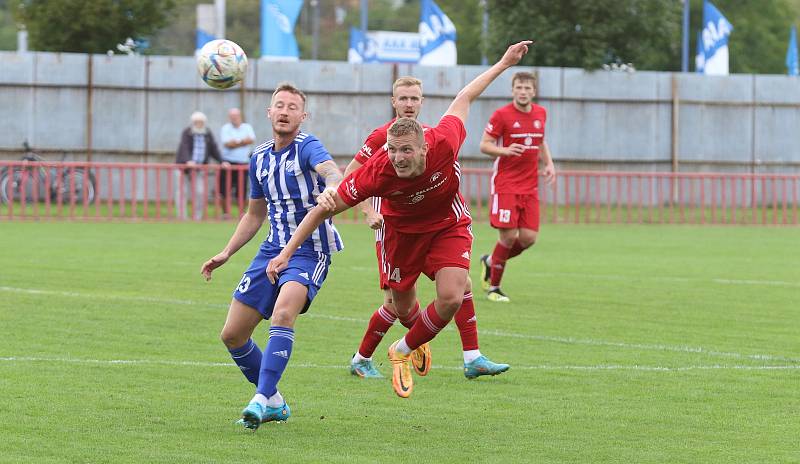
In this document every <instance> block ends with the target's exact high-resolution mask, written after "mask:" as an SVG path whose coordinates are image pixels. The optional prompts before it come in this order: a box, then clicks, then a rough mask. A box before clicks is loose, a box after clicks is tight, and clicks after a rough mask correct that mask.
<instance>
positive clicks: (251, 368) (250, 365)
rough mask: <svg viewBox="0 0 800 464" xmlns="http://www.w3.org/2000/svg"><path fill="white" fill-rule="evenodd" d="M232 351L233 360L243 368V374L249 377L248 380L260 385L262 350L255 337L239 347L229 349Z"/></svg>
mask: <svg viewBox="0 0 800 464" xmlns="http://www.w3.org/2000/svg"><path fill="white" fill-rule="evenodd" d="M228 351H229V352H230V353H231V357H232V358H233V362H235V363H236V365H237V366H239V369H241V370H242V374H244V376H245V377H247V380H248V382H250V383H252V384H254V385H258V371H259V370H260V369H261V350H260V349H259V348H258V345H256V342H254V341H253V339H252V338H251V339H249V340H247V343H245V344H244V345H242V346H240V347H239V348H233V349H229V350H228Z"/></svg>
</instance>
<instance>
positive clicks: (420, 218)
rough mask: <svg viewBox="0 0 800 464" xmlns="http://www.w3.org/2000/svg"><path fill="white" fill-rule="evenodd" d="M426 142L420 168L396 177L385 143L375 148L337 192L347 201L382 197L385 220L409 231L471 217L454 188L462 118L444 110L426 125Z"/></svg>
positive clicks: (463, 134) (458, 176)
mask: <svg viewBox="0 0 800 464" xmlns="http://www.w3.org/2000/svg"><path fill="white" fill-rule="evenodd" d="M424 136H425V141H426V142H427V143H428V154H427V158H426V165H425V172H423V173H422V174H421V175H419V176H417V177H412V178H401V177H398V176H397V172H396V171H395V169H394V166H392V163H391V161H389V156H388V154H387V153H386V150H385V149H381V150H379V151H378V152H377V153H375V154H374V155H373V156H372V157H371V158H370V159H369V160H368V161H367V163H366V164H364V166H362V167H361V168H360V169H359V170H357V171H355V172H353V173H350V175H348V176H347V177H345V179H344V180H343V181H342V183H341V184H340V185H339V190H338V193H339V196H340V197H341V198H342V200H343V201H344V202H345V203H347V204H348V205H350V206H355V205H357V204H359V203H361V202H362V201H364V200H366V199H367V198H369V197H381V198H383V201H382V202H381V214H382V215H383V219H384V221H385V222H386V225H387V226H389V227H392V228H394V229H395V230H397V231H399V232H403V233H408V234H418V233H424V232H431V231H437V230H441V229H444V228H447V227H450V226H453V225H456V224H459V223H461V222H466V223H469V222H471V218H470V215H469V210H468V209H467V206H466V204H465V203H464V199H463V198H462V197H461V193H459V191H458V188H459V186H460V183H461V166H460V165H459V164H458V150H459V149H460V148H461V145H462V144H463V143H464V139H465V138H466V136H467V132H466V129H464V123H463V122H461V120H460V119H459V118H457V117H455V116H449V115H448V116H445V117H443V118H442V120H441V121H439V125H438V126H436V127H433V128H430V129H428V130H426V131H425V134H424Z"/></svg>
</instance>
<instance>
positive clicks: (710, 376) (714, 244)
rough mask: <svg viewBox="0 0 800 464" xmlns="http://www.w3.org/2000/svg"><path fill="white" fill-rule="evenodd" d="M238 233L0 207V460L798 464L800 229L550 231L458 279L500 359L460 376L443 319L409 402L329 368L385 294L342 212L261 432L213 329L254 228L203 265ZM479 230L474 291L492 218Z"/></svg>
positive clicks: (354, 342)
mask: <svg viewBox="0 0 800 464" xmlns="http://www.w3.org/2000/svg"><path fill="white" fill-rule="evenodd" d="M232 230H233V225H232V224H230V223H215V224H189V223H186V224H144V223H128V224H107V223H100V224H86V223H69V222H66V223H64V222H47V221H45V222H2V221H0V237H2V243H3V247H2V251H0V462H2V463H6V462H8V463H18V462H37V463H84V462H87V463H105V462H122V463H171V464H172V463H184V462H185V463H205V462H209V463H210V462H215V463H216V462H226V463H227V462H230V463H245V462H279V463H284V462H344V463H349V464H350V463H356V462H396V463H399V462H431V463H445V462H454V463H471V462H492V463H493V462H504V463H508V462H525V463H528V462H557V463H563V462H581V463H584V462H591V463H599V462H624V463H645V462H648V463H649V462H652V463H665V462H669V463H678V462H685V463H698V462H775V463H786V462H800V448H799V447H798V437H800V388H799V387H800V323H799V321H800V247H798V243H800V230H798V229H796V228H748V227H741V228H738V227H710V228H701V227H691V226H605V225H604V226H588V225H581V226H564V225H545V226H544V228H543V230H542V233H541V235H540V242H539V243H538V244H537V245H536V246H535V247H534V250H533V251H532V252H527V253H525V254H523V255H522V256H521V257H519V258H517V259H515V260H513V261H511V262H510V263H509V266H508V270H507V274H506V279H505V281H504V285H503V289H504V290H505V291H506V293H508V294H509V296H510V297H511V298H512V300H513V301H512V303H510V304H506V305H502V304H493V303H490V302H488V301H485V300H484V299H483V298H482V294H481V293H480V291H478V290H476V292H475V293H476V311H477V314H478V321H479V330H480V340H481V349H482V351H483V352H484V353H485V354H487V355H489V356H490V357H491V358H492V359H493V360H495V361H498V362H508V363H510V364H511V366H512V367H511V370H510V371H509V372H507V373H505V374H503V375H501V376H498V377H494V378H480V379H477V380H474V381H467V380H466V379H464V377H463V374H462V372H461V370H460V366H461V352H460V351H461V348H460V342H459V340H458V334H457V332H456V331H455V330H452V329H451V328H448V329H446V330H445V331H443V332H442V333H441V334H440V335H439V337H437V338H436V339H435V340H434V341H433V343H432V350H433V362H434V369H433V370H432V371H431V373H430V374H429V375H428V376H427V377H425V378H421V379H420V378H418V379H417V383H416V386H415V391H414V394H413V396H412V397H411V398H410V399H408V400H403V399H400V398H397V397H396V396H395V395H394V393H393V392H392V388H391V381H390V380H388V379H383V380H376V381H364V380H359V379H356V378H354V377H352V376H350V375H349V373H348V372H347V370H346V365H347V362H348V360H349V357H350V356H351V355H352V353H353V352H354V350H355V349H356V348H357V346H358V342H359V340H360V337H361V335H362V334H363V331H364V329H365V327H366V321H367V319H368V317H369V315H370V314H371V312H372V311H373V310H374V309H375V308H376V307H377V305H378V304H379V302H380V300H381V295H380V293H379V292H378V291H377V289H376V271H375V267H376V266H375V257H374V246H373V242H372V238H371V232H370V231H369V230H367V229H366V227H365V226H363V225H356V224H344V225H340V230H341V231H342V234H343V236H344V239H345V242H346V250H345V251H344V252H343V253H341V254H339V255H336V256H335V257H334V259H333V261H334V264H333V266H332V268H331V272H330V274H329V276H328V280H327V282H326V283H325V286H324V287H323V290H322V292H321V293H320V295H319V296H318V298H317V300H316V301H315V302H314V305H313V306H312V308H311V311H310V313H309V314H307V315H305V316H302V317H301V319H300V320H299V322H298V324H297V339H296V343H295V348H294V353H293V355H292V359H291V361H290V363H289V367H288V369H287V371H286V373H285V375H284V377H283V380H282V381H281V384H280V387H281V391H282V392H283V394H284V396H285V398H286V399H287V401H288V402H289V404H290V406H291V407H292V411H293V416H292V417H291V419H289V421H288V422H286V423H280V424H276V423H270V424H265V425H264V426H263V427H262V428H261V429H259V430H258V431H257V432H256V433H255V434H253V433H250V432H246V431H244V430H243V429H241V428H240V427H239V426H235V425H234V421H235V420H236V419H237V418H238V414H239V411H240V410H241V408H242V407H243V406H244V405H245V404H246V403H247V401H248V400H249V399H250V397H251V396H252V394H253V389H252V388H251V386H250V385H249V384H248V383H246V381H245V380H244V377H243V376H242V375H241V374H240V373H239V372H238V369H237V368H236V367H235V366H234V365H233V363H232V362H231V361H230V358H229V357H228V353H227V351H226V350H225V348H224V346H223V345H222V343H221V342H220V341H219V339H218V334H219V330H220V329H221V327H222V324H223V322H224V319H225V313H226V308H227V303H228V301H229V299H230V293H231V290H232V289H233V287H234V286H235V285H236V284H237V282H238V281H239V278H240V275H241V272H242V271H243V270H244V268H245V266H246V265H247V263H248V262H249V260H250V259H251V258H252V256H253V255H254V254H255V251H256V248H257V246H258V242H260V239H261V238H263V236H264V234H265V233H266V231H265V230H264V231H262V232H261V233H260V234H259V237H258V239H254V240H253V242H252V243H250V244H249V245H248V246H247V247H246V248H244V249H243V250H241V251H240V252H239V253H238V254H237V255H236V256H235V257H234V258H233V259H232V261H231V262H230V263H228V264H227V265H226V266H225V267H223V268H222V269H219V270H218V271H217V272H216V273H215V275H214V279H213V281H212V282H210V283H206V282H205V281H203V279H202V278H201V276H200V275H199V267H200V264H201V263H202V262H203V261H204V260H205V259H207V258H208V257H209V256H211V255H213V254H214V253H216V252H217V251H218V250H219V249H220V248H221V247H222V246H223V245H224V243H225V242H226V241H227V240H228V238H229V236H230V233H231V232H232ZM475 235H476V241H475V246H474V248H473V253H474V258H473V263H474V264H475V265H474V269H473V270H472V277H473V280H474V281H475V282H476V287H477V286H478V285H477V284H478V276H479V270H478V266H477V263H478V260H477V258H478V257H479V256H480V254H482V253H484V252H488V251H489V250H490V247H491V246H492V244H493V241H494V239H495V234H494V231H492V230H491V229H490V228H489V227H488V226H486V225H476V226H475ZM420 282H421V283H420V286H419V292H420V296H421V298H420V299H421V300H422V303H423V304H427V303H428V302H429V301H430V300H431V298H432V286H431V284H430V283H429V282H428V281H427V280H424V281H420ZM266 328H267V325H266V324H263V325H262V326H261V327H260V328H259V329H258V331H257V333H256V340H257V342H258V343H259V345H261V346H262V347H263V346H264V343H265V339H266ZM402 333H403V332H402V331H401V329H400V328H398V327H395V328H393V329H392V331H391V332H390V333H389V334H388V335H387V338H386V339H385V340H384V342H383V343H382V344H381V346H380V347H379V348H378V351H377V352H376V359H377V360H378V362H379V363H380V364H381V366H380V367H379V369H380V370H381V371H382V372H383V373H384V375H388V374H390V369H389V364H388V362H387V361H386V358H385V350H386V348H387V347H388V344H389V342H390V341H392V340H394V339H396V338H398V337H399V336H401V334H402Z"/></svg>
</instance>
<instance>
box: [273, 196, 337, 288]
mask: <svg viewBox="0 0 800 464" xmlns="http://www.w3.org/2000/svg"><path fill="white" fill-rule="evenodd" d="M330 195H331V196H332V198H333V202H334V203H335V207H334V208H333V209H332V210H330V209H327V208H326V207H325V206H323V204H322V203H320V204H318V205H317V206H315V207H314V208H312V209H311V211H309V212H308V214H306V216H305V217H304V218H303V220H302V221H300V224H298V225H297V229H295V231H294V234H292V238H290V239H289V242H287V243H286V246H285V247H283V249H282V250H281V252H280V253H278V256H276V257H274V258H272V259H271V260H270V262H269V264H268V265H267V277H268V278H269V280H270V282H272V283H275V282H276V281H277V280H278V273H280V272H281V271H282V270H284V269H286V266H287V265H288V264H289V258H291V257H292V255H293V254H294V252H295V251H297V249H298V248H300V245H302V244H303V242H305V241H306V239H307V238H308V237H309V236H310V235H311V234H312V233H313V232H314V231H315V230H317V227H319V226H320V224H322V222H323V221H325V219H327V218H329V217H331V216H335V215H337V214H339V213H341V212H342V211H346V210H348V209H350V205H348V204H347V203H345V202H344V201H343V200H342V198H341V197H340V196H339V194H338V193H337V192H335V191H334V192H332V193H331V194H330Z"/></svg>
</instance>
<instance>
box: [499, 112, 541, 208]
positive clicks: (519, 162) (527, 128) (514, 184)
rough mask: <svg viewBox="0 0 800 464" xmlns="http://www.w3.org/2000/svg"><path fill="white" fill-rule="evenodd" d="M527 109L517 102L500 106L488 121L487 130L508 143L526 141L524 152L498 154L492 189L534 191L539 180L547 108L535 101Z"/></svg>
mask: <svg viewBox="0 0 800 464" xmlns="http://www.w3.org/2000/svg"><path fill="white" fill-rule="evenodd" d="M531 106H532V107H531V110H530V111H529V112H527V113H525V112H522V111H520V110H518V109H517V108H515V107H514V104H513V103H509V104H508V105H506V106H503V107H501V108H498V109H497V111H495V112H494V113H493V114H492V117H491V118H489V123H488V124H486V133H487V134H489V135H490V136H492V137H493V138H495V139H501V144H502V146H504V147H507V146H509V145H511V144H512V143H519V144H521V145H525V147H526V149H525V151H524V152H523V153H522V155H520V156H498V157H497V159H495V161H494V174H493V175H492V193H515V194H520V195H530V194H533V193H535V192H536V187H537V185H538V183H539V146H540V145H541V144H542V143H544V124H545V121H546V120H547V111H546V110H545V109H544V108H543V107H541V106H539V105H531Z"/></svg>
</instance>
